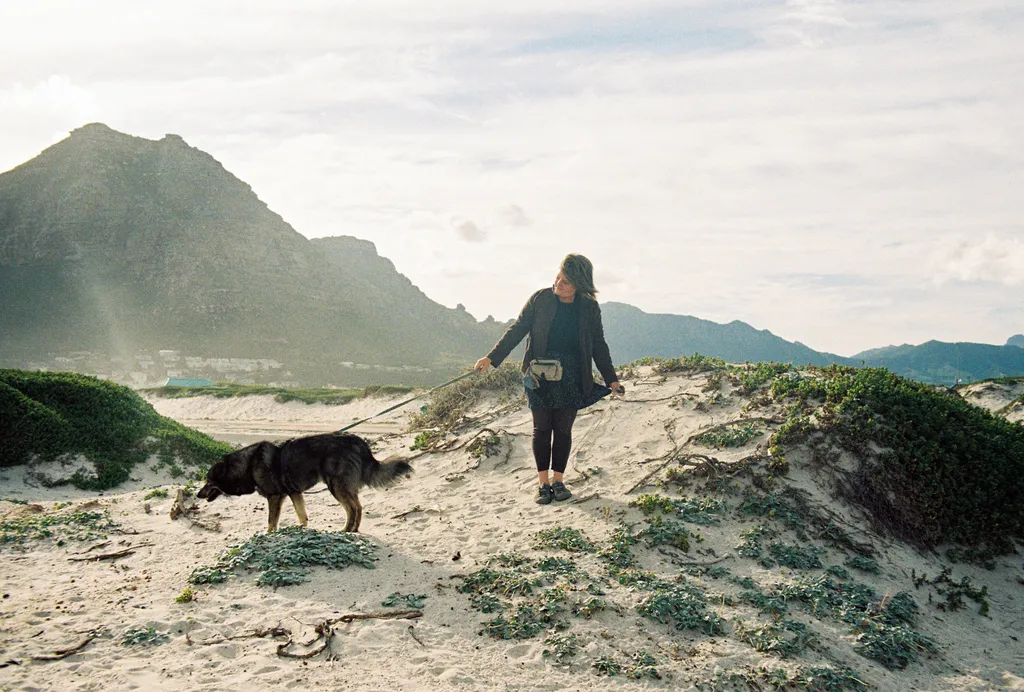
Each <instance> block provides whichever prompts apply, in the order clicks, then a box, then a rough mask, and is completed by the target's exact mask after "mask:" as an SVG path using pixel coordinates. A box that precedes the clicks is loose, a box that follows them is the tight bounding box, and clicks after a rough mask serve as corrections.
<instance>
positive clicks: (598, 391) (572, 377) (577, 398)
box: [526, 353, 612, 411]
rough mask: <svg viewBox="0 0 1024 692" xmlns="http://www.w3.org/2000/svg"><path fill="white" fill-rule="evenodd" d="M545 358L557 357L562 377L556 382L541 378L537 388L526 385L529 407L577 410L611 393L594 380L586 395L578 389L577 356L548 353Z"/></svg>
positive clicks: (578, 364) (578, 362)
mask: <svg viewBox="0 0 1024 692" xmlns="http://www.w3.org/2000/svg"><path fill="white" fill-rule="evenodd" d="M545 358H557V359H558V360H559V361H560V362H561V363H562V379H560V380H559V381H558V382H548V381H547V380H541V383H540V386H539V387H537V389H530V388H529V387H526V402H527V404H528V405H529V407H530V408H531V409H534V408H572V409H576V410H577V411H578V410H579V409H582V408H586V407H587V406H590V405H591V404H595V403H597V402H598V401H600V400H601V399H603V398H604V397H606V396H608V395H609V394H611V393H612V390H610V389H608V387H605V386H604V385H600V384H598V383H596V382H595V383H594V387H593V389H591V390H590V391H589V392H587V394H586V395H584V394H583V392H581V391H580V359H579V356H576V355H570V356H566V355H563V354H560V353H548V354H547V355H546V356H545Z"/></svg>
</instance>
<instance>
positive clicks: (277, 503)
mask: <svg viewBox="0 0 1024 692" xmlns="http://www.w3.org/2000/svg"><path fill="white" fill-rule="evenodd" d="M283 502H284V495H271V496H270V497H268V498H267V533H274V532H275V531H277V522H278V521H279V520H280V519H281V504H282V503H283Z"/></svg>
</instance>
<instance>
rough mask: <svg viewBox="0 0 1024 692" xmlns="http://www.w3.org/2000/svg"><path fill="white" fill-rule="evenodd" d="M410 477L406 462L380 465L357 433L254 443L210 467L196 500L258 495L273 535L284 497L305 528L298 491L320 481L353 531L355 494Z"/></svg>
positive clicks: (358, 511) (358, 510)
mask: <svg viewBox="0 0 1024 692" xmlns="http://www.w3.org/2000/svg"><path fill="white" fill-rule="evenodd" d="M411 473H412V466H410V465H409V464H408V463H406V462H405V461H401V460H398V461H389V462H385V463H381V462H379V461H377V460H376V459H374V458H373V453H372V452H371V451H370V445H368V444H367V443H366V440H364V439H363V438H361V437H359V436H358V435H351V434H341V433H327V434H323V435H311V436H309V437H299V438H296V439H293V440H287V441H286V442H282V443H280V444H274V443H273V442H257V443H256V444H251V445H249V446H248V447H243V448H242V449H239V450H238V451H235V452H231V453H230V454H225V455H224V457H223V458H222V459H221V460H220V461H218V462H217V463H216V464H214V465H213V466H212V467H211V468H210V470H209V472H208V473H207V474H206V484H205V485H204V486H203V487H202V488H200V489H199V492H198V493H196V496H197V497H199V498H201V499H205V500H206V501H207V502H213V501H214V500H216V499H217V498H218V497H220V496H221V495H222V494H223V495H249V494H251V493H254V492H257V493H259V494H260V495H262V496H263V497H265V498H267V510H268V517H267V533H273V532H274V531H276V530H277V522H278V520H279V519H280V517H281V504H282V503H283V502H284V498H285V496H286V495H287V496H288V497H290V498H291V500H292V505H294V507H295V513H296V514H297V515H298V517H299V523H300V524H302V526H305V525H306V523H307V522H308V517H307V516H306V502H305V500H304V499H303V497H302V493H303V492H304V491H306V490H309V489H310V488H312V487H313V486H314V485H316V484H317V483H319V482H321V481H323V482H324V483H326V484H327V489H328V490H330V491H331V495H334V498H335V499H336V500H337V501H338V502H340V503H341V505H342V506H343V507H344V508H345V513H346V515H347V521H346V522H345V531H349V532H352V533H356V532H358V531H359V524H360V522H361V521H362V518H363V506H362V505H361V504H360V502H359V490H360V489H361V488H362V487H363V486H365V485H369V486H371V487H374V488H388V487H390V486H392V485H394V484H395V483H397V482H398V481H399V480H401V478H403V477H405V476H408V475H409V474H411Z"/></svg>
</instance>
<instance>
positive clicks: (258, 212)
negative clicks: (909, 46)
mask: <svg viewBox="0 0 1024 692" xmlns="http://www.w3.org/2000/svg"><path fill="white" fill-rule="evenodd" d="M0 305H2V306H3V309H2V310H0V367H26V365H27V364H33V363H35V364H39V363H40V362H43V363H46V364H47V365H46V367H51V365H50V364H53V366H54V367H68V368H71V367H75V366H74V365H69V363H74V362H78V361H76V360H75V359H74V358H68V357H67V356H69V354H75V353H82V352H88V353H90V354H94V355H95V354H102V356H103V357H109V358H111V359H113V360H116V361H117V362H120V363H128V365H123V366H119V367H122V368H127V369H130V368H132V367H141V366H139V365H138V363H139V362H149V361H146V358H149V357H148V356H140V355H139V352H140V351H142V352H150V353H155V352H157V351H158V350H160V349H162V350H163V351H161V353H163V357H165V358H166V359H167V361H168V362H169V363H170V362H176V363H179V365H168V366H167V368H171V367H175V368H178V370H177V371H175V374H178V375H185V376H188V375H189V374H191V373H190V372H189V367H191V366H189V365H188V364H187V363H188V362H190V361H189V360H188V356H190V355H191V356H196V357H204V358H207V359H212V358H214V357H218V358H220V359H222V360H226V359H228V358H232V359H239V360H244V359H274V360H275V361H279V362H280V363H281V364H282V365H281V368H280V369H281V370H282V373H276V372H275V373H273V374H272V375H266V374H264V375H262V377H264V378H270V377H274V378H277V379H282V378H283V379H289V380H290V381H293V382H295V383H298V384H304V385H322V384H328V383H331V384H352V385H358V384H367V383H371V382H379V383H387V382H401V383H404V384H429V383H432V382H434V383H436V382H437V381H438V380H440V379H441V378H442V377H446V376H448V375H449V374H451V373H454V372H456V371H457V370H458V369H460V368H464V367H466V366H467V365H468V364H470V363H472V362H473V361H475V360H476V358H478V357H479V356H480V355H482V354H483V353H486V352H487V350H489V348H490V347H491V346H492V345H493V343H494V342H495V341H496V340H497V338H498V337H499V336H500V335H501V333H502V331H503V328H504V325H502V324H499V323H498V322H496V321H494V320H493V319H490V318H488V319H487V320H484V321H482V322H478V321H477V320H476V319H475V318H474V317H473V316H472V315H470V314H469V313H467V312H466V311H465V310H464V309H461V306H459V308H455V309H452V308H447V307H445V306H442V305H439V304H438V303H435V302H434V301H432V300H430V298H428V297H427V296H426V295H424V294H423V292H422V291H420V290H419V289H418V288H417V287H416V286H414V285H413V284H412V282H410V281H409V279H408V278H406V277H405V276H403V275H402V274H400V273H399V272H398V271H397V270H396V269H395V267H394V265H393V264H392V263H391V261H390V260H388V259H386V258H383V257H380V256H379V255H378V254H377V251H376V248H375V247H374V245H373V244H372V243H370V242H368V241H365V240H359V239H357V238H353V237H348V236H341V237H334V238H318V239H314V240H309V239H306V238H305V237H304V236H302V235H300V234H299V233H297V232H296V231H295V230H294V229H293V228H292V227H291V226H289V225H288V224H287V223H286V222H285V221H284V220H283V219H282V218H281V217H280V216H278V215H277V214H275V213H274V212H272V211H271V210H270V209H268V208H267V206H266V205H265V204H264V203H263V202H262V201H260V200H259V198H258V197H257V196H256V194H255V193H254V192H253V191H252V189H251V188H250V187H249V186H248V185H246V184H245V183H244V182H242V181H241V180H239V179H238V178H236V177H235V176H233V175H232V174H231V173H229V172H228V171H227V170H225V169H224V167H223V166H222V165H221V164H220V163H218V162H217V161H216V160H215V159H214V158H213V157H211V156H210V155H209V154H206V153H204V152H202V151H200V150H198V149H195V148H193V147H191V146H189V145H188V144H186V143H185V141H184V140H183V139H182V138H181V137H179V136H177V135H167V136H165V137H164V138H162V139H160V140H156V141H154V140H147V139H142V138H139V137H133V136H130V135H126V134H122V133H119V132H116V131H114V130H112V129H110V128H109V127H107V126H105V125H102V124H98V123H94V124H91V125H86V126H84V127H82V128H79V129H77V130H75V131H74V132H72V133H71V136H70V137H68V138H67V139H65V140H63V141H61V142H59V143H57V144H55V145H53V146H51V147H50V148H48V149H46V150H45V151H43V152H42V153H41V154H40V155H39V156H37V157H36V158H34V159H32V160H31V161H28V162H27V163H25V164H22V165H21V166H18V167H17V168H15V169H13V170H11V171H8V172H6V173H3V174H0ZM602 311H603V315H604V324H605V333H606V336H607V339H608V342H609V346H610V348H611V351H612V355H613V357H614V359H615V362H616V363H627V362H631V361H633V360H636V359H638V358H642V357H644V356H661V357H677V356H680V355H684V354H686V355H689V354H692V353H694V352H699V353H703V354H705V355H710V356H717V357H720V358H724V359H725V360H728V361H732V362H742V361H763V360H774V361H784V362H794V363H798V364H801V365H803V364H808V363H810V364H815V365H826V364H828V363H832V362H838V363H842V364H847V365H861V364H862V361H863V364H866V365H869V366H882V367H887V368H889V369H890V370H892V371H894V372H897V373H899V374H902V375H907V376H910V377H914V378H917V379H921V380H925V381H930V382H936V383H942V384H953V383H954V382H955V381H956V379H957V378H958V377H959V378H960V379H961V380H964V381H970V380H975V379H981V378H987V377H999V376H1003V375H1019V374H1024V348H1021V347H1024V335H1020V334H1018V335H1016V336H1013V337H1011V338H1010V340H1009V341H1008V342H1007V345H1006V346H988V345H983V344H943V343H939V342H928V343H927V344H922V345H920V346H889V347H885V348H881V349H873V350H871V351H865V352H864V353H861V354H857V355H856V356H853V357H851V358H842V357H840V356H837V355H834V354H830V353H821V352H818V351H815V350H813V349H811V348H808V347H807V346H805V345H803V344H800V343H793V342H789V341H786V340H785V339H782V338H780V337H777V336H775V335H774V334H772V333H771V332H769V331H766V330H758V329H754V328H753V327H751V326H750V325H748V324H745V323H743V322H730V323H729V324H724V325H723V324H717V323H714V322H709V321H707V320H702V319H698V318H696V317H687V316H682V315H658V314H648V313H645V312H643V311H642V310H639V309H638V308H635V307H633V306H630V305H626V304H623V303H605V304H603V306H602ZM170 351H173V353H171V354H170V355H168V353H169V352H170ZM179 353H180V354H181V356H180V357H179V356H178V355H174V354H179ZM133 358H134V363H135V365H132V364H131V363H132V362H133V361H132V359H133ZM113 360H112V362H113ZM150 360H152V359H150ZM193 360H194V359H193ZM82 362H88V363H89V365H88V366H79V367H80V369H81V368H82V367H86V368H87V369H86V371H87V372H98V373H100V374H103V373H104V372H105V371H104V370H103V366H102V365H97V363H99V362H100V361H98V360H97V359H96V358H92V360H87V361H86V360H83V361H82ZM246 362H247V363H252V362H255V361H251V360H249V361H246ZM263 362H264V361H262V360H261V361H259V363H263ZM61 363H63V364H64V365H63V366H62V365H61ZM245 367H250V366H248V365H247V366H245ZM254 367H255V366H254ZM360 368H362V369H360ZM114 370H115V371H116V368H115V369H114ZM165 372H167V373H170V372H171V370H170V369H167V370H165ZM122 376H124V373H122ZM260 376H261V375H259V374H257V375H253V377H256V378H258V377H260ZM114 379H117V378H114ZM122 381H123V380H122Z"/></svg>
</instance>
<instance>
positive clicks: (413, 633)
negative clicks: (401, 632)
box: [406, 625, 426, 647]
mask: <svg viewBox="0 0 1024 692" xmlns="http://www.w3.org/2000/svg"><path fill="white" fill-rule="evenodd" d="M406 631H407V632H408V633H409V636H410V637H412V638H413V639H415V640H416V643H417V644H419V645H420V646H422V647H426V644H424V643H423V642H421V641H420V638H419V637H417V636H416V627H415V626H413V625H409V627H408V629H407V630H406Z"/></svg>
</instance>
